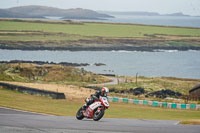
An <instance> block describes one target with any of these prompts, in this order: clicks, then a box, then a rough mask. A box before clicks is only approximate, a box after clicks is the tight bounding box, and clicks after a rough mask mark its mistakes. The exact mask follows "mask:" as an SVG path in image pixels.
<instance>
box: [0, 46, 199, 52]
mask: <svg viewBox="0 0 200 133" xmlns="http://www.w3.org/2000/svg"><path fill="white" fill-rule="evenodd" d="M0 49H3V50H22V51H37V50H49V51H120V50H124V51H138V52H139V51H141V52H143V51H146V52H157V51H163V50H177V51H189V50H196V51H199V50H200V47H197V46H181V47H179V46H116V47H78V46H77V47H76V46H73V47H44V46H40V47H34V46H28V47H25V46H18V47H12V46H6V45H4V46H1V45H0Z"/></svg>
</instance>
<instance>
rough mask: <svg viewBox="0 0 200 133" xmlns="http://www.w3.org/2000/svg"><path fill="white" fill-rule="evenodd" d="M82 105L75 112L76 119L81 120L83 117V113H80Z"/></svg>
mask: <svg viewBox="0 0 200 133" xmlns="http://www.w3.org/2000/svg"><path fill="white" fill-rule="evenodd" d="M82 110H83V109H82V107H81V108H80V109H79V110H78V111H77V113H76V118H77V119H78V120H82V119H83V118H84V115H83V113H82Z"/></svg>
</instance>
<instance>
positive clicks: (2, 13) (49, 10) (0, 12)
mask: <svg viewBox="0 0 200 133" xmlns="http://www.w3.org/2000/svg"><path fill="white" fill-rule="evenodd" d="M46 16H51V17H62V18H64V19H71V18H73V19H88V18H89V19H105V18H111V17H112V16H109V15H107V14H103V13H98V12H95V11H92V10H88V9H81V8H76V9H59V8H54V7H47V6H36V5H33V6H20V7H13V8H8V9H0V17H2V18H45V17H46Z"/></svg>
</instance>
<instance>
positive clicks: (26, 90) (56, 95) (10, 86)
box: [0, 82, 66, 99]
mask: <svg viewBox="0 0 200 133" xmlns="http://www.w3.org/2000/svg"><path fill="white" fill-rule="evenodd" d="M0 86H3V87H4V88H6V89H9V90H16V91H19V92H22V93H28V94H31V95H41V96H48V97H51V98H53V99H66V97H65V94H64V93H58V92H53V91H46V90H39V89H36V88H30V87H24V86H18V85H13V84H8V83H2V82H0Z"/></svg>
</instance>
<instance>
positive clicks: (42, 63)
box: [0, 60, 106, 67]
mask: <svg viewBox="0 0 200 133" xmlns="http://www.w3.org/2000/svg"><path fill="white" fill-rule="evenodd" d="M2 63H5V64H12V63H32V64H38V65H45V64H50V65H63V66H73V67H80V66H89V65H90V64H88V63H71V62H60V63H55V62H48V61H24V60H11V61H0V64H2ZM94 65H95V66H102V65H106V64H103V63H95V64H94Z"/></svg>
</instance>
